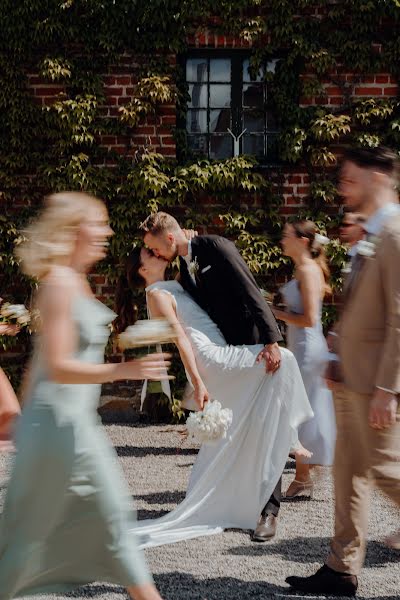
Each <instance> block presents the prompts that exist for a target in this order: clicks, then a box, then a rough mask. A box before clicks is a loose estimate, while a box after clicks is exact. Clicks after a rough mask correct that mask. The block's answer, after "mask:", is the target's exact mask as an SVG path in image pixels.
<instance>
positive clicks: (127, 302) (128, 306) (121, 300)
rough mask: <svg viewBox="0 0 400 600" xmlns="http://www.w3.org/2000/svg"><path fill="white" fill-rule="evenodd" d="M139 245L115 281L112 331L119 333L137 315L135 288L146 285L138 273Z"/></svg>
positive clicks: (139, 262)
mask: <svg viewBox="0 0 400 600" xmlns="http://www.w3.org/2000/svg"><path fill="white" fill-rule="evenodd" d="M140 251H141V247H137V248H134V249H133V250H132V252H131V253H130V254H129V256H128V257H127V259H126V261H125V264H124V267H123V273H122V275H121V276H120V277H119V279H118V282H117V289H116V291H115V309H114V310H115V312H116V313H117V315H118V317H117V318H116V319H115V321H114V323H113V331H115V333H121V332H122V331H125V329H126V328H127V327H128V325H133V324H134V323H135V322H136V320H137V317H138V306H137V304H136V302H135V297H136V293H137V290H140V289H143V288H145V287H146V282H145V280H144V279H143V277H142V276H141V275H140V273H139V269H140V267H141V266H142V261H141V259H140Z"/></svg>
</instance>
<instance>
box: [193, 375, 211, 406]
mask: <svg viewBox="0 0 400 600" xmlns="http://www.w3.org/2000/svg"><path fill="white" fill-rule="evenodd" d="M209 399H210V395H209V393H208V392H207V388H206V386H205V385H204V383H203V382H202V381H199V382H198V383H197V384H196V385H195V386H194V401H195V402H196V404H197V406H198V407H199V410H203V408H204V404H205V403H206V402H208V401H209Z"/></svg>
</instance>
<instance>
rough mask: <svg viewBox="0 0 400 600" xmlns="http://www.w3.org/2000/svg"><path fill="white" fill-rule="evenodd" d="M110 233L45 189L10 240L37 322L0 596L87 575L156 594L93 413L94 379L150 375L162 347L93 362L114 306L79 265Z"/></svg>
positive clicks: (102, 251)
mask: <svg viewBox="0 0 400 600" xmlns="http://www.w3.org/2000/svg"><path fill="white" fill-rule="evenodd" d="M111 235H112V230H111V229H110V227H109V223H108V215H107V211H106V208H105V206H104V204H103V202H101V201H100V200H98V199H97V198H94V197H92V196H88V195H87V194H83V193H76V192H64V193H58V194H54V195H52V196H50V197H49V198H47V202H46V206H45V208H44V210H43V213H42V214H41V216H40V217H39V218H38V220H37V221H36V222H35V223H34V224H33V225H31V227H30V229H29V230H28V231H27V233H26V237H27V242H25V243H24V244H23V245H22V246H20V247H19V249H18V254H19V256H20V258H21V259H22V266H23V269H24V271H25V273H27V274H28V275H30V276H33V277H36V278H37V279H38V280H39V283H40V285H39V290H38V294H37V299H36V301H37V307H38V309H39V311H40V316H41V324H40V329H39V332H38V333H37V335H36V340H35V346H34V353H33V359H32V365H31V368H30V371H29V374H28V380H27V382H26V384H25V401H24V410H23V413H22V416H21V418H20V422H19V425H18V428H17V433H16V447H17V455H16V460H15V465H14V468H13V471H12V474H11V479H10V482H9V486H8V490H7V496H6V500H5V506H4V511H3V515H2V522H1V527H0V590H1V591H0V595H1V598H2V599H3V600H6V599H8V598H13V597H15V596H21V595H28V594H35V593H50V592H53V593H54V592H56V593H61V594H62V593H65V592H68V591H69V590H71V589H73V588H75V587H77V586H80V585H83V584H86V583H89V582H92V581H107V582H112V583H116V584H120V585H123V586H125V587H126V588H127V589H128V592H129V594H130V596H131V597H132V598H134V599H135V600H160V596H159V594H158V592H157V590H156V588H155V587H154V584H153V582H152V578H151V575H150V573H149V572H148V569H147V567H146V564H145V561H144V557H143V556H142V553H141V552H140V551H139V550H138V547H137V543H136V540H135V538H134V537H133V536H132V534H129V533H128V532H129V530H130V529H131V528H132V525H133V524H134V517H133V514H132V512H131V507H130V493H129V491H128V489H127V488H126V487H125V484H124V480H123V475H122V472H121V470H120V469H119V467H118V461H117V457H116V455H115V454H114V452H113V450H112V448H111V447H110V445H109V443H108V441H107V438H106V435H105V433H104V431H103V430H102V426H101V423H100V421H99V418H98V415H97V411H96V408H97V405H98V400H99V396H100V384H101V383H103V382H106V381H114V380H117V379H143V378H146V377H148V378H149V379H161V378H163V377H165V376H166V375H165V373H166V371H165V366H168V364H167V363H164V361H163V357H162V355H161V356H157V355H154V356H149V357H145V358H144V359H141V360H137V361H132V362H128V363H120V364H103V358H104V346H105V344H106V342H107V339H108V336H109V333H110V330H109V328H108V324H109V323H111V321H113V319H114V318H115V314H114V313H113V312H112V311H111V310H109V309H108V308H107V307H106V306H104V305H103V304H101V303H100V302H99V301H98V300H96V299H95V298H94V296H93V294H92V292H91V289H90V286H89V284H88V281H87V277H86V274H87V273H88V272H89V269H90V268H91V267H92V266H93V265H94V264H95V263H96V262H97V261H99V260H101V259H102V258H104V256H105V255H106V251H107V246H108V238H109V237H110V236H111Z"/></svg>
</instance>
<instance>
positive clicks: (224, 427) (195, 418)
mask: <svg viewBox="0 0 400 600" xmlns="http://www.w3.org/2000/svg"><path fill="white" fill-rule="evenodd" d="M231 424H232V411H231V409H230V408H222V406H221V403H220V402H217V401H216V400H213V401H210V402H206V405H205V407H204V408H203V410H202V411H199V412H192V413H190V415H189V416H188V418H187V420H186V428H187V432H188V436H189V437H192V438H195V439H196V440H197V441H198V442H201V443H208V444H210V443H213V442H217V441H218V440H220V439H223V438H226V434H227V431H228V429H229V427H230V426H231Z"/></svg>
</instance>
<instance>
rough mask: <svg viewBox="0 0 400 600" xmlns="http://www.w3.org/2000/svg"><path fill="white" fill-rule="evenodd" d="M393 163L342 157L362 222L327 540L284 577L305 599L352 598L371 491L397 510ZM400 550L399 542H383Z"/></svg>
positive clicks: (398, 258)
mask: <svg viewBox="0 0 400 600" xmlns="http://www.w3.org/2000/svg"><path fill="white" fill-rule="evenodd" d="M398 171H399V164H398V157H397V156H396V154H395V153H394V152H392V151H391V150H389V149H386V148H375V149H372V150H370V149H358V150H350V151H349V152H347V154H346V155H345V157H344V160H343V164H342V169H341V174H340V185H339V192H340V194H341V195H342V196H343V198H344V202H345V204H346V206H347V208H348V209H349V210H351V211H357V212H360V213H362V214H363V215H365V216H366V218H367V220H366V222H365V225H364V228H365V230H366V232H367V237H366V240H363V241H361V242H359V243H358V252H357V254H355V256H354V257H353V259H352V268H351V272H350V273H349V275H348V278H347V281H346V284H345V289H344V298H343V306H342V309H341V317H340V321H339V324H338V328H337V333H338V347H339V355H340V360H341V367H342V373H343V383H342V388H341V393H340V394H338V398H340V402H337V403H336V406H335V408H336V417H337V428H338V433H337V442H336V455H335V465H334V479H335V534H334V538H333V540H332V543H331V551H330V554H329V556H328V559H327V561H326V564H325V565H323V567H321V568H320V569H319V570H318V571H317V573H315V574H314V575H311V576H310V577H288V578H287V579H286V581H287V582H288V583H289V584H290V585H291V586H292V587H293V588H295V589H296V590H299V591H302V592H306V593H318V594H330V595H337V596H339V595H340V596H354V595H355V593H356V591H357V586H358V580H357V576H358V574H359V573H360V570H361V567H362V565H363V562H364V555H365V547H366V535H367V523H368V496H369V491H370V485H371V483H372V482H374V483H375V484H376V485H377V487H379V488H380V489H381V490H382V491H384V492H385V493H386V494H387V495H388V496H389V497H390V498H391V499H392V500H393V501H394V502H395V503H396V504H397V505H398V506H399V507H400V412H399V403H398V401H399V394H400V209H399V206H398V195H397V191H396V186H397V184H398ZM388 543H389V544H390V545H391V546H393V547H400V533H397V534H395V535H393V536H392V537H391V538H390V539H388Z"/></svg>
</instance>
